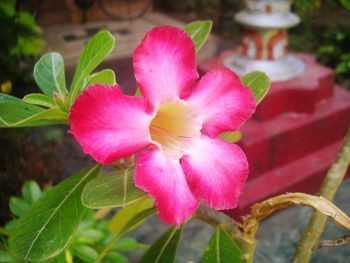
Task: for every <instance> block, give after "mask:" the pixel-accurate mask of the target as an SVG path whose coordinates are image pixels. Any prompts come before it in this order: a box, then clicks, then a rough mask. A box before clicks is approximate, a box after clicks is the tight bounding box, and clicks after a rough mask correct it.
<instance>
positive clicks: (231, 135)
mask: <svg viewBox="0 0 350 263" xmlns="http://www.w3.org/2000/svg"><path fill="white" fill-rule="evenodd" d="M220 138H221V139H223V140H225V141H227V142H230V143H236V142H238V141H239V140H240V139H241V138H242V134H241V133H240V132H239V131H236V132H224V133H221V134H220Z"/></svg>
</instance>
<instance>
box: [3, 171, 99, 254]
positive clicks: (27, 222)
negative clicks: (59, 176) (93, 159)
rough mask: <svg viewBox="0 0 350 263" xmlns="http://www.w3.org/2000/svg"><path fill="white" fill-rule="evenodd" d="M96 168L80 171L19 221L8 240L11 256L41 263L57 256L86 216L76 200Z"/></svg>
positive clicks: (43, 196) (45, 193)
mask: <svg viewBox="0 0 350 263" xmlns="http://www.w3.org/2000/svg"><path fill="white" fill-rule="evenodd" d="M99 170H100V167H99V166H94V167H92V168H88V169H84V170H82V171H80V172H78V173H76V174H75V175H73V176H71V177H69V178H68V179H66V180H64V181H63V182H62V183H60V184H59V185H57V186H55V187H53V188H51V189H50V190H48V191H47V192H44V194H43V195H42V196H41V197H40V198H39V199H38V200H37V201H36V202H35V203H34V204H33V205H32V206H31V207H30V208H29V209H28V210H27V211H26V212H25V213H24V214H23V215H22V216H21V217H20V219H19V220H18V221H17V223H16V226H17V228H16V230H15V231H14V232H13V233H12V235H11V236H10V239H9V247H10V250H11V251H12V252H13V254H14V255H15V256H16V257H17V258H18V259H21V260H23V261H43V260H47V259H50V258H52V257H54V256H56V255H58V254H59V253H60V252H62V250H63V249H64V248H65V247H66V246H67V244H68V243H69V241H70V240H71V239H72V238H73V236H74V233H75V231H76V229H77V227H78V224H79V222H80V221H81V219H82V217H83V215H84V214H85V212H86V208H85V207H84V206H83V205H82V204H81V201H80V196H81V192H82V190H83V188H84V186H85V185H86V183H87V182H88V181H89V180H91V179H92V178H94V177H95V176H97V175H98V173H99Z"/></svg>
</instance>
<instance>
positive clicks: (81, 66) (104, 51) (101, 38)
mask: <svg viewBox="0 0 350 263" xmlns="http://www.w3.org/2000/svg"><path fill="white" fill-rule="evenodd" d="M114 45H115V39H114V37H113V35H112V34H111V33H110V32H108V31H106V30H101V31H100V32H98V33H97V34H96V35H95V36H94V37H93V38H91V39H90V41H89V42H88V43H87V44H86V46H85V48H84V50H83V53H82V54H81V56H80V59H79V62H78V66H77V69H76V71H75V73H74V77H73V82H72V86H71V90H70V93H71V94H70V104H72V103H73V102H74V101H75V99H76V98H77V96H78V95H79V93H80V91H81V90H82V86H83V84H84V79H85V78H86V77H87V76H88V75H89V74H90V73H91V72H92V71H93V70H94V69H95V68H96V67H97V66H98V65H99V64H100V63H101V62H102V61H103V60H104V59H105V58H106V57H107V56H108V54H109V53H110V52H111V51H112V49H113V48H114Z"/></svg>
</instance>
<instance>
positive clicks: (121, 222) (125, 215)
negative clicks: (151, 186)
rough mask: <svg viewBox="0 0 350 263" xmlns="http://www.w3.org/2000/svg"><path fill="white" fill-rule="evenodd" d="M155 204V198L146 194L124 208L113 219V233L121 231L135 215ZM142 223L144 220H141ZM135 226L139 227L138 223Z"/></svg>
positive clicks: (111, 226) (110, 227) (111, 225)
mask: <svg viewBox="0 0 350 263" xmlns="http://www.w3.org/2000/svg"><path fill="white" fill-rule="evenodd" d="M153 205H154V201H153V199H151V198H149V197H147V196H145V197H144V198H142V199H140V200H138V201H136V202H134V203H132V204H130V205H128V206H126V207H124V208H122V209H121V210H119V211H118V212H117V213H116V214H115V215H114V216H113V218H112V219H111V221H110V225H109V230H110V231H111V232H112V233H116V234H118V233H120V231H121V230H122V229H123V228H124V226H125V225H126V224H127V223H128V222H129V221H130V219H132V218H133V217H134V216H135V215H137V214H139V213H140V212H142V211H144V210H147V209H149V208H151V207H153ZM141 223H142V221H140V224H141ZM135 227H137V225H136V226H135Z"/></svg>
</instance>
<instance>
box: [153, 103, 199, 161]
mask: <svg viewBox="0 0 350 263" xmlns="http://www.w3.org/2000/svg"><path fill="white" fill-rule="evenodd" d="M201 128H202V127H201V125H199V124H198V121H197V120H196V116H195V114H194V111H193V110H192V109H191V107H190V106H189V105H188V103H187V102H185V101H175V102H172V103H167V104H163V105H161V106H160V107H159V108H158V111H157V114H156V116H155V117H154V118H153V120H152V121H151V124H150V127H149V130H150V134H151V138H152V139H153V140H154V141H155V142H157V143H159V144H160V145H161V147H162V150H163V152H164V154H165V155H167V156H168V157H171V158H175V159H179V158H181V157H182V156H183V154H184V153H185V152H186V150H187V149H189V145H190V141H191V139H192V138H198V137H200V135H201V132H200V130H201Z"/></svg>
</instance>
